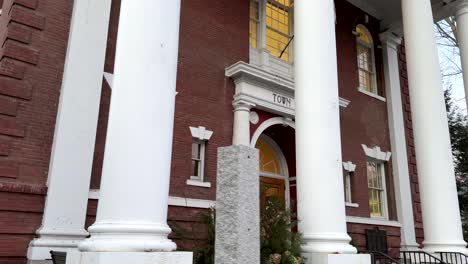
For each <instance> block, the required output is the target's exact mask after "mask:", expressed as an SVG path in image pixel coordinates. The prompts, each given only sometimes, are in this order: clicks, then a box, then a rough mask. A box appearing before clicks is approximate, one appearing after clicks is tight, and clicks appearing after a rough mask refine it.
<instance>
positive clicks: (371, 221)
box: [346, 216, 401, 227]
mask: <svg viewBox="0 0 468 264" xmlns="http://www.w3.org/2000/svg"><path fill="white" fill-rule="evenodd" d="M346 222H348V223H355V224H365V225H380V226H393V227H401V224H400V223H399V222H397V221H391V220H386V219H384V218H365V217H356V216H347V217H346Z"/></svg>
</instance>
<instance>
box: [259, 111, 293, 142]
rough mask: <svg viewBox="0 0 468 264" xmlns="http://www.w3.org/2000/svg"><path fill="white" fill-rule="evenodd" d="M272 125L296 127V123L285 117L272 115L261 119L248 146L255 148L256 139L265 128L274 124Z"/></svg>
mask: <svg viewBox="0 0 468 264" xmlns="http://www.w3.org/2000/svg"><path fill="white" fill-rule="evenodd" d="M274 125H283V126H290V127H292V128H294V129H296V123H294V121H293V120H291V119H289V118H285V117H272V118H270V119H267V120H265V121H263V123H262V124H261V125H260V126H258V128H257V130H256V131H255V132H254V134H253V135H252V138H251V140H250V147H252V148H255V145H256V144H257V140H258V139H259V137H260V136H261V135H262V133H263V132H264V131H265V130H266V129H267V128H269V127H271V126H274Z"/></svg>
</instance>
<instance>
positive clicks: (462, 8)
mask: <svg viewBox="0 0 468 264" xmlns="http://www.w3.org/2000/svg"><path fill="white" fill-rule="evenodd" d="M453 14H454V15H455V17H460V16H462V15H466V14H468V0H465V1H461V2H460V3H458V4H456V5H455V7H454V8H453Z"/></svg>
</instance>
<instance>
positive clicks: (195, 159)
mask: <svg viewBox="0 0 468 264" xmlns="http://www.w3.org/2000/svg"><path fill="white" fill-rule="evenodd" d="M190 132H191V133H192V152H191V163H190V174H191V175H190V179H188V180H187V184H188V185H194V186H199V187H211V183H209V182H206V181H205V151H206V142H207V141H208V140H210V138H211V136H212V135H213V132H212V131H209V130H206V128H205V127H202V126H200V127H190Z"/></svg>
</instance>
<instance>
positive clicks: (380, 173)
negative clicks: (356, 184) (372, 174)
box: [366, 158, 388, 220]
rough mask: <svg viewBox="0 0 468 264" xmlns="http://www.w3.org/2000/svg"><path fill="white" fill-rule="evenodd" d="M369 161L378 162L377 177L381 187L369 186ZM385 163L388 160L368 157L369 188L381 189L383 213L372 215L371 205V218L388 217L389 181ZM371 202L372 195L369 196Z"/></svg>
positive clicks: (381, 208)
mask: <svg viewBox="0 0 468 264" xmlns="http://www.w3.org/2000/svg"><path fill="white" fill-rule="evenodd" d="M369 162H373V163H375V164H376V170H377V171H376V172H377V175H376V176H377V177H379V178H380V179H378V180H379V181H380V183H381V186H380V189H379V188H377V187H374V186H369V170H368V169H367V166H369V165H368V163H369ZM385 165H386V162H383V161H381V160H377V159H373V158H368V159H367V161H366V174H367V190H368V191H369V190H371V189H372V190H377V191H379V194H380V196H381V197H380V210H381V213H382V215H372V211H371V210H372V209H371V208H370V206H369V214H370V217H371V218H377V219H379V218H380V219H386V220H387V219H388V198H387V196H388V191H387V182H386V179H387V178H386V175H385ZM369 202H370V197H369Z"/></svg>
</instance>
